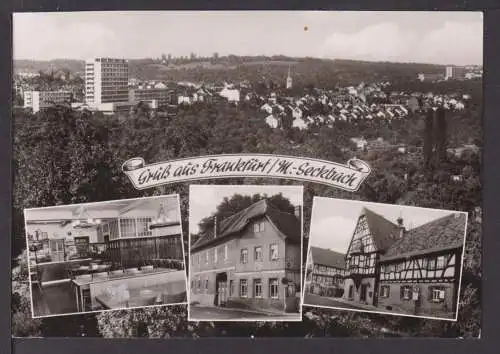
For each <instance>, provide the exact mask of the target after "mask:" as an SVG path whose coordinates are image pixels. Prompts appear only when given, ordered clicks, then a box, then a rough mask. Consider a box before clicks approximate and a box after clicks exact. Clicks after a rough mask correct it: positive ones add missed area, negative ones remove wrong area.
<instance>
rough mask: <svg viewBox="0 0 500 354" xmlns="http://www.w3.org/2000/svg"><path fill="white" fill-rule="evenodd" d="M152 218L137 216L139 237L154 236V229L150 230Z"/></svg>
mask: <svg viewBox="0 0 500 354" xmlns="http://www.w3.org/2000/svg"><path fill="white" fill-rule="evenodd" d="M151 221H152V219H151V218H137V237H146V236H153V231H151V230H149V225H150V224H151Z"/></svg>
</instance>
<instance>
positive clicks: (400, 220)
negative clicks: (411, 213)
mask: <svg viewBox="0 0 500 354" xmlns="http://www.w3.org/2000/svg"><path fill="white" fill-rule="evenodd" d="M397 221H398V228H399V235H398V237H399V238H400V239H401V238H403V236H404V235H405V231H406V229H405V226H404V225H403V218H402V217H401V216H400V217H399V218H398V220H397Z"/></svg>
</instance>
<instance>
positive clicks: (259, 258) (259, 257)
mask: <svg viewBox="0 0 500 354" xmlns="http://www.w3.org/2000/svg"><path fill="white" fill-rule="evenodd" d="M254 259H255V261H256V262H262V246H256V247H255V248H254Z"/></svg>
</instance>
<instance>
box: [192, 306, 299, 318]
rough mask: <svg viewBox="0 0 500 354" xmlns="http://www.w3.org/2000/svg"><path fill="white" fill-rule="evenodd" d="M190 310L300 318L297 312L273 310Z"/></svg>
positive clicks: (197, 307) (203, 307) (199, 307)
mask: <svg viewBox="0 0 500 354" xmlns="http://www.w3.org/2000/svg"><path fill="white" fill-rule="evenodd" d="M192 308H195V309H199V310H212V311H213V310H216V311H221V312H235V311H236V312H242V313H248V314H254V315H264V316H270V317H274V316H279V317H290V318H293V317H300V314H299V313H297V312H292V313H290V312H282V311H273V310H253V309H244V308H235V307H217V306H213V307H212V306H198V305H195V306H192Z"/></svg>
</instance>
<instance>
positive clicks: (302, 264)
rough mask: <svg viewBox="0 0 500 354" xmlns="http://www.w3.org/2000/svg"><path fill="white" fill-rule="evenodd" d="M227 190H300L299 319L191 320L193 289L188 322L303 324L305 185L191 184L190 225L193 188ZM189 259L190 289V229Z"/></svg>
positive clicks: (188, 302) (189, 279)
mask: <svg viewBox="0 0 500 354" xmlns="http://www.w3.org/2000/svg"><path fill="white" fill-rule="evenodd" d="M193 187H194V188H221V187H222V188H227V189H234V190H235V192H234V194H237V190H238V188H245V187H246V188H262V187H264V188H269V187H274V188H276V189H279V188H280V187H293V188H297V189H299V188H300V196H301V200H302V204H301V205H300V212H301V218H300V219H301V220H300V226H301V233H300V273H299V274H300V283H301V284H300V286H301V288H300V289H301V291H300V295H299V314H298V315H299V316H298V317H299V318H297V319H295V318H293V319H288V318H283V319H282V318H274V317H272V316H269V319H267V318H256V319H252V318H247V319H243V320H237V319H236V320H235V319H219V320H210V319H194V318H191V311H190V308H191V305H190V304H191V302H190V296H191V289H189V295H188V296H187V321H188V322H240V323H241V322H302V316H303V312H302V296H301V295H302V289H303V287H304V269H303V268H304V262H303V259H304V254H303V253H304V186H303V185H297V184H238V185H233V184H191V185H189V201H188V205H189V206H188V214H189V215H188V224H189V223H190V222H191V213H190V211H191V189H192V188H193ZM188 257H189V261H188V262H189V264H190V266H189V267H190V268H189V275H188V279H187V282H188V286H189V288H190V287H191V231H190V230H189V229H188Z"/></svg>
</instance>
